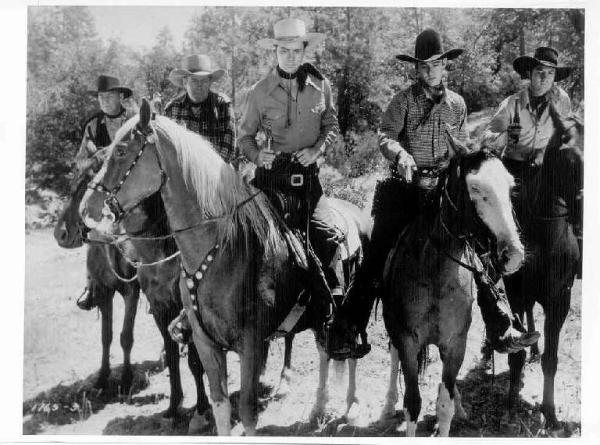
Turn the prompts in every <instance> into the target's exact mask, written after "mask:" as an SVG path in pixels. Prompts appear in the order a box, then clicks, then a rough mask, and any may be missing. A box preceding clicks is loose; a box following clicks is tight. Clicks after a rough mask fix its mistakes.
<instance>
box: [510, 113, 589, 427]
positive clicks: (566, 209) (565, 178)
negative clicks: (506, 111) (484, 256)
mask: <svg viewBox="0 0 600 445" xmlns="http://www.w3.org/2000/svg"><path fill="white" fill-rule="evenodd" d="M550 116H551V117H552V120H553V122H554V127H555V131H554V134H553V136H552V138H551V139H550V141H549V143H548V146H547V148H546V152H545V154H544V160H543V163H542V166H541V168H540V169H539V171H537V170H529V169H527V170H525V171H523V172H520V173H521V175H520V176H521V178H520V179H521V180H522V184H523V190H522V192H521V195H520V196H519V197H518V198H516V199H517V202H516V203H515V208H516V209H517V217H518V220H519V222H520V224H521V226H522V229H523V232H524V235H525V237H524V239H525V246H526V250H527V255H526V260H525V265H524V266H523V268H522V269H521V270H519V272H517V273H516V274H514V275H512V276H510V277H505V279H504V283H505V286H506V292H507V296H508V299H509V301H510V303H511V306H512V308H513V311H514V313H515V314H519V315H520V316H521V317H522V316H523V313H524V312H526V311H530V310H531V309H532V308H533V305H534V304H535V302H536V301H537V302H538V303H539V304H540V305H541V306H542V308H543V309H544V314H545V322H544V352H543V354H542V370H543V373H544V395H543V401H542V407H541V411H542V413H543V415H544V417H545V421H546V425H547V427H548V428H549V429H556V428H559V427H560V425H561V424H560V422H559V421H558V419H557V418H556V414H555V406H554V376H555V375H556V368H557V364H558V355H557V354H558V341H559V336H560V330H561V328H562V326H563V323H564V321H565V319H566V317H567V313H568V311H569V307H570V304H571V287H572V286H573V281H574V279H575V275H576V273H577V268H578V265H579V260H580V251H579V246H578V243H577V239H576V238H575V235H574V233H573V224H579V225H580V224H581V223H582V211H583V208H582V200H581V194H580V193H581V191H582V190H583V154H582V150H581V148H582V146H583V125H582V123H581V122H580V120H579V119H577V118H573V117H570V118H562V117H561V116H560V115H559V114H558V112H557V111H556V109H555V108H554V106H553V105H550ZM579 227H581V226H579ZM508 362H509V365H510V389H509V412H510V413H511V414H514V412H515V409H516V407H517V404H518V401H519V390H520V387H521V372H522V369H523V365H524V362H525V352H524V351H520V352H518V353H516V354H510V355H509V357H508Z"/></svg>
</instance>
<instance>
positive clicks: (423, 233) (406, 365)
mask: <svg viewBox="0 0 600 445" xmlns="http://www.w3.org/2000/svg"><path fill="white" fill-rule="evenodd" d="M447 137H448V141H449V145H450V150H449V160H448V163H447V166H446V168H445V169H443V170H442V172H441V176H440V178H439V180H438V185H437V187H435V190H432V191H431V192H430V193H433V196H434V197H435V199H432V200H431V201H430V207H429V208H428V210H427V211H425V212H422V213H421V215H420V216H418V217H417V218H416V219H415V221H413V222H412V223H411V224H409V225H408V227H407V228H406V229H405V230H403V232H402V233H401V234H400V235H399V237H398V239H397V242H396V245H395V247H394V248H393V249H392V250H391V252H390V253H389V255H388V258H387V262H386V266H385V269H384V276H383V282H382V284H383V286H382V303H383V308H382V310H383V319H384V323H385V326H386V329H387V332H388V334H389V336H390V340H391V351H390V352H391V373H390V381H389V387H388V390H387V393H386V401H385V404H384V408H383V410H382V416H381V417H382V419H385V418H387V417H390V416H391V415H393V414H394V413H395V410H394V406H395V404H396V402H397V400H398V389H397V380H398V372H399V367H398V363H399V362H401V365H402V373H403V375H404V381H405V387H406V392H405V395H404V408H405V418H406V421H407V429H406V435H407V436H414V435H415V434H416V427H417V420H418V417H419V413H420V411H421V396H420V393H419V382H418V378H419V371H423V370H424V366H426V358H427V347H428V345H430V344H433V345H436V346H437V347H438V349H439V352H440V357H441V360H442V363H443V370H442V382H441V383H440V384H439V387H438V398H437V402H436V414H437V420H438V433H439V435H440V436H448V435H449V432H450V425H451V422H452V419H453V417H455V416H457V417H466V413H465V411H464V409H463V408H462V404H461V398H460V393H459V391H458V388H457V387H456V377H457V375H458V372H459V370H460V367H461V365H462V362H463V360H464V355H465V349H466V342H467V333H468V330H469V327H470V325H471V306H472V302H473V290H474V289H476V286H475V282H474V276H475V274H485V273H486V271H485V270H484V268H483V265H482V263H481V262H480V261H479V257H478V256H477V253H476V251H478V252H479V253H483V251H485V252H489V253H490V254H491V256H492V257H497V267H498V268H499V269H500V270H501V271H502V272H504V273H512V272H514V271H515V270H517V269H518V268H519V267H520V265H521V262H522V260H523V256H524V250H523V245H522V244H521V242H520V240H519V234H518V231H517V227H516V224H515V221H514V218H513V215H512V207H511V202H510V197H509V193H510V189H511V187H512V186H513V178H512V176H511V175H510V174H509V173H508V172H507V170H506V168H505V167H504V166H503V164H502V162H501V161H500V159H499V158H498V157H497V156H495V155H494V154H493V153H491V152H488V151H486V150H471V151H470V150H467V149H466V148H465V147H464V146H463V145H461V144H460V143H459V142H458V141H456V140H454V139H453V138H452V136H450V134H449V133H448V134H447ZM430 196H431V195H430ZM437 198H439V200H438V199H437ZM494 247H495V248H494Z"/></svg>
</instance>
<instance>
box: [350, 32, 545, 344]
mask: <svg viewBox="0 0 600 445" xmlns="http://www.w3.org/2000/svg"><path fill="white" fill-rule="evenodd" d="M462 52H463V50H461V49H451V50H449V51H444V50H443V49H442V41H441V38H440V36H439V35H438V33H437V32H435V31H434V30H432V29H427V30H425V31H423V32H422V33H421V34H420V35H419V36H418V37H417V40H416V45H415V56H414V57H413V56H409V55H404V54H402V55H399V56H397V58H398V59H399V60H402V61H406V62H409V63H413V64H414V65H415V68H416V70H417V81H416V83H414V84H413V85H411V86H410V87H408V88H407V89H406V90H404V91H401V92H400V93H398V94H397V95H396V96H394V98H393V99H392V102H391V103H390V105H389V106H388V109H387V111H386V112H385V114H384V117H383V121H382V124H381V129H380V130H381V135H380V147H379V148H380V151H381V153H382V154H383V155H384V157H385V158H386V159H388V160H389V161H390V167H391V174H390V176H389V178H387V179H385V180H383V181H381V182H380V183H379V184H378V186H377V188H376V191H375V197H374V199H373V210H372V213H373V216H374V226H373V233H372V235H371V243H370V246H369V249H368V250H367V252H366V255H365V260H364V261H363V267H361V269H360V270H359V275H358V276H357V279H356V280H355V283H356V286H355V287H354V288H353V289H351V290H350V292H349V295H348V296H347V298H348V300H351V299H355V298H358V299H359V300H358V301H360V299H362V300H363V304H364V309H365V310H364V311H363V312H364V313H366V314H368V312H369V311H370V308H371V306H372V302H373V300H372V298H373V297H374V296H375V295H377V294H378V291H379V289H378V288H379V284H380V282H381V279H382V276H383V268H384V264H385V261H386V258H387V254H388V252H389V251H390V249H391V248H392V246H393V244H394V242H395V240H396V239H397V238H398V236H399V234H400V233H402V231H403V229H404V228H405V227H406V226H407V225H408V224H409V223H410V222H412V221H413V220H414V219H415V217H416V216H417V214H418V213H422V212H427V211H431V209H432V208H433V207H434V206H435V203H436V202H439V201H436V200H435V199H431V198H432V193H435V190H436V189H437V187H436V181H437V175H438V172H439V170H440V167H441V166H442V165H443V164H444V163H445V161H446V159H447V155H448V150H449V147H448V144H449V142H448V141H447V138H446V137H445V131H449V132H450V133H451V134H452V136H453V137H455V138H458V139H463V140H464V139H465V138H466V134H465V120H466V115H467V108H466V105H465V101H464V99H463V98H462V97H461V96H460V95H459V94H457V93H455V92H453V91H451V90H449V89H448V88H446V86H445V85H444V83H443V81H442V79H443V76H444V70H445V67H446V62H447V61H448V60H451V59H454V58H455V57H458V56H459V55H460V54H462ZM476 282H477V285H478V292H477V296H478V298H477V300H478V303H479V305H480V307H481V311H482V316H483V320H484V322H485V324H486V328H487V332H488V336H490V337H491V343H492V345H493V346H494V347H495V348H496V349H498V350H499V351H501V352H507V351H516V350H518V349H521V348H524V347H526V346H528V345H530V344H532V343H534V342H535V341H536V340H537V338H538V337H539V333H537V332H534V333H526V332H524V330H523V329H522V327H521V326H518V328H519V329H515V327H513V322H515V320H514V316H513V314H512V313H511V310H510V307H509V306H508V304H507V301H506V299H505V298H502V297H503V296H502V295H501V294H499V293H498V291H497V290H496V289H495V288H494V287H492V286H489V285H488V284H487V283H482V282H481V281H480V280H478V278H477V277H476ZM368 295H370V296H371V298H367V297H365V296H368ZM353 305H354V304H353ZM363 323H366V320H365V321H363ZM517 325H518V323H517ZM360 328H361V327H359V329H360Z"/></svg>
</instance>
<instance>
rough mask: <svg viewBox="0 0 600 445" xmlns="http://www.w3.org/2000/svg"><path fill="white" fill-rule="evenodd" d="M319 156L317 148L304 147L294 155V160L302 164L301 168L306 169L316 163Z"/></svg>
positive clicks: (319, 151) (319, 152)
mask: <svg viewBox="0 0 600 445" xmlns="http://www.w3.org/2000/svg"><path fill="white" fill-rule="evenodd" d="M320 155H321V150H319V149H318V148H317V147H306V148H303V149H302V150H298V151H297V152H296V153H294V159H296V160H297V161H298V162H299V163H300V164H302V166H304V167H308V166H309V165H311V164H314V163H315V162H317V159H318V158H319V156H320Z"/></svg>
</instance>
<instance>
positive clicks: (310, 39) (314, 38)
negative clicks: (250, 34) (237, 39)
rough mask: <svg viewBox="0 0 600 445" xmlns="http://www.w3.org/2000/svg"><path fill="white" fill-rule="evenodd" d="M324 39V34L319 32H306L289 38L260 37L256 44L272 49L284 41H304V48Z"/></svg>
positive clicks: (315, 44) (313, 45)
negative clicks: (300, 35)
mask: <svg viewBox="0 0 600 445" xmlns="http://www.w3.org/2000/svg"><path fill="white" fill-rule="evenodd" d="M324 40H325V34H323V33H320V32H307V33H306V34H305V35H304V36H302V37H293V38H290V39H260V40H258V41H257V42H256V44H257V45H258V46H260V47H261V48H264V49H273V47H275V46H278V45H282V44H285V43H288V44H289V43H296V42H306V43H307V45H306V49H308V48H309V47H310V48H311V49H312V48H313V47H315V46H317V45H319V44H320V43H322V42H323V41H324Z"/></svg>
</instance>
